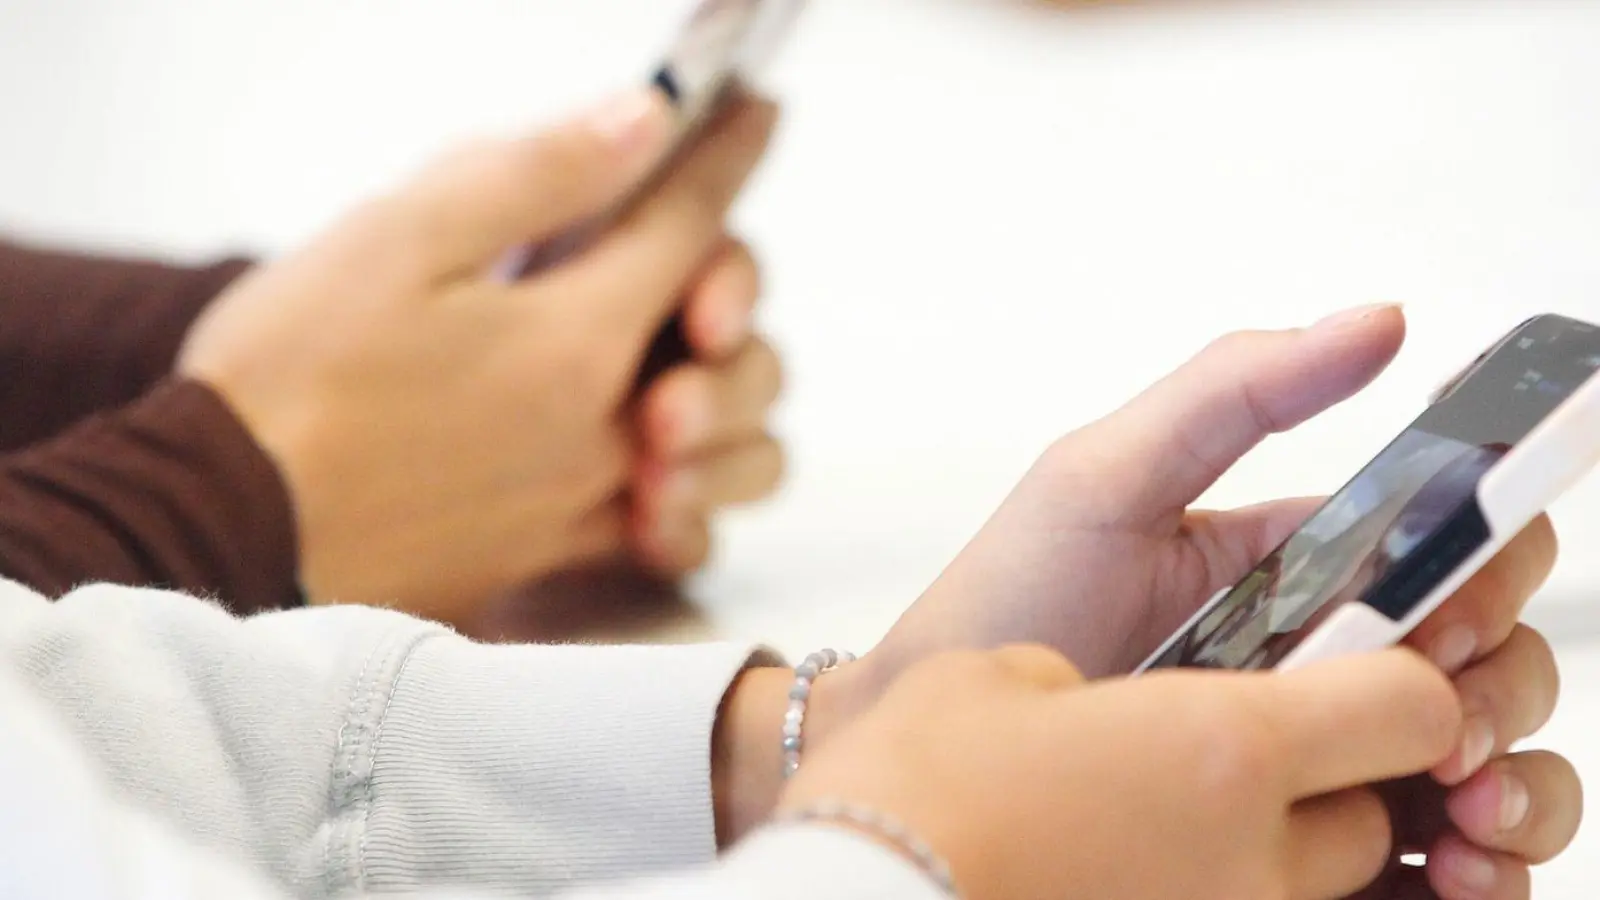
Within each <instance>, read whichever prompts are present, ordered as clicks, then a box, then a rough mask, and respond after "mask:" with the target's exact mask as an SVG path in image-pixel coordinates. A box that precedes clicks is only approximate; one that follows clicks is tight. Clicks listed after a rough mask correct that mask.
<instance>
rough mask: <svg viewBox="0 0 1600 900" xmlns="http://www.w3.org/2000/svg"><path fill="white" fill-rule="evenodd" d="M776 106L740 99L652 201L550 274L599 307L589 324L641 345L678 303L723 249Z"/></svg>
mask: <svg viewBox="0 0 1600 900" xmlns="http://www.w3.org/2000/svg"><path fill="white" fill-rule="evenodd" d="M776 122H777V107H776V106H775V105H774V104H772V103H770V102H768V101H765V100H760V99H756V98H752V97H748V96H742V95H741V97H740V98H739V99H737V100H735V101H734V102H733V104H732V105H731V106H730V107H729V109H728V110H727V111H726V112H725V113H724V114H722V115H721V116H719V117H718V119H717V120H716V121H715V122H714V123H712V124H711V126H710V127H709V128H708V130H707V131H706V132H705V133H703V134H702V135H700V136H699V137H698V138H697V139H696V142H695V145H694V147H693V149H692V150H691V151H690V152H689V153H688V154H687V155H686V156H684V157H683V158H682V159H680V160H678V161H676V162H675V163H674V168H673V169H672V171H671V174H670V175H668V176H667V178H666V179H665V180H664V181H663V182H662V183H661V184H660V185H659V186H657V187H656V188H655V190H654V191H653V192H652V193H651V194H650V196H649V197H648V198H647V199H645V200H644V201H643V202H642V203H640V204H639V205H638V206H637V207H636V208H634V209H633V210H631V211H629V212H628V213H627V214H626V215H625V216H624V217H623V218H622V219H621V220H620V221H619V222H617V223H615V224H614V225H613V226H612V227H611V228H609V229H608V230H607V231H606V232H605V233H604V234H602V235H601V236H600V237H599V238H598V239H597V240H596V241H595V243H594V244H593V245H591V246H590V247H589V248H587V249H585V250H584V251H583V252H582V253H580V254H578V255H577V256H575V257H573V258H571V259H570V260H568V261H567V262H566V263H564V264H562V265H561V266H560V267H558V268H557V269H556V270H555V271H553V272H551V273H550V276H549V279H547V280H546V284H545V289H551V282H552V281H561V282H563V284H561V285H560V287H559V288H555V290H556V292H557V293H565V292H566V291H567V290H568V289H570V290H571V291H572V293H573V294H574V295H576V296H586V297H594V298H597V300H599V302H600V303H601V304H602V308H599V309H594V310H592V315H590V316H588V318H589V319H590V320H591V321H592V322H593V324H594V326H595V327H596V328H597V329H599V330H601V331H603V332H604V333H606V334H609V335H615V334H617V333H618V332H619V331H622V332H625V333H626V334H628V335H630V336H633V337H637V338H638V342H639V343H640V344H641V347H642V342H643V341H644V340H645V339H646V338H648V337H649V336H650V335H652V334H654V333H655V332H656V330H658V329H659V328H660V327H661V324H662V323H663V322H665V321H666V319H667V318H668V317H669V316H670V315H671V313H672V311H673V309H674V308H675V307H677V306H678V305H679V304H680V303H681V294H682V292H683V290H684V288H685V287H686V285H687V284H688V282H689V281H690V279H691V278H693V276H694V275H695V274H696V273H697V272H698V271H699V270H700V269H701V267H702V266H703V265H704V264H705V262H706V261H707V260H708V259H709V258H710V257H711V255H712V254H713V253H715V252H716V251H717V249H718V248H719V247H721V246H722V241H723V235H724V233H725V231H726V227H725V220H726V218H727V215H728V210H729V209H730V208H731V207H732V205H733V202H734V200H735V199H736V198H737V197H738V196H739V192H740V190H742V189H743V187H744V185H745V183H746V182H747V181H748V180H749V178H750V176H751V174H752V173H753V172H754V171H755V168H756V165H757V164H758V163H759V162H760V161H761V157H762V156H763V155H764V154H765V152H766V149H767V145H768V143H769V142H770V140H771V137H772V131H773V128H774V126H775V124H776Z"/></svg>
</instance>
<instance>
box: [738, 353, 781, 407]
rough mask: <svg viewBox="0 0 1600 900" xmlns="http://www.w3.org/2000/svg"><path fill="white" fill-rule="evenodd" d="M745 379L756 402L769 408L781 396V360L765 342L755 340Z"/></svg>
mask: <svg viewBox="0 0 1600 900" xmlns="http://www.w3.org/2000/svg"><path fill="white" fill-rule="evenodd" d="M749 353H750V361H749V363H748V373H747V375H746V379H747V381H748V382H749V383H751V384H753V385H754V387H755V399H756V402H757V403H758V404H759V405H761V406H763V407H765V406H770V405H771V404H772V403H774V402H775V401H776V400H777V399H778V398H779V397H780V396H782V395H783V387H784V372H783V358H782V357H780V356H779V355H778V351H777V349H776V348H775V347H773V346H772V345H771V344H770V343H768V342H767V341H766V340H764V339H761V338H756V339H755V342H754V344H753V345H752V346H751V348H750V350H749Z"/></svg>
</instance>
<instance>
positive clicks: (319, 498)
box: [178, 92, 774, 620]
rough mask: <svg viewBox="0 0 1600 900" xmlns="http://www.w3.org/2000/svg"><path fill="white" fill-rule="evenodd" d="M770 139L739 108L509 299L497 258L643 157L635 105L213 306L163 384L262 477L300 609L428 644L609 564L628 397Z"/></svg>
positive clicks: (664, 127) (655, 146)
mask: <svg viewBox="0 0 1600 900" xmlns="http://www.w3.org/2000/svg"><path fill="white" fill-rule="evenodd" d="M773 121H774V110H773V108H772V107H771V106H770V105H767V104H764V103H761V102H757V101H744V102H743V103H742V105H741V106H740V107H739V108H737V109H736V110H735V112H734V113H733V114H732V115H730V116H728V117H727V118H726V119H724V120H723V121H722V122H720V123H719V125H718V126H717V127H716V128H715V129H714V130H713V131H712V132H710V133H709V134H708V135H707V137H706V140H704V141H703V143H702V144H701V145H700V147H699V148H698V150H697V151H696V152H695V153H694V154H692V155H691V156H690V157H689V158H688V159H686V160H685V162H684V164H683V165H681V166H680V167H679V168H678V169H677V170H676V172H675V173H674V175H673V176H672V177H671V178H670V179H668V180H667V181H666V182H665V183H664V184H663V185H662V186H661V187H660V188H659V189H658V190H657V191H656V192H655V194H654V195H653V196H652V197H651V199H650V200H649V201H648V202H646V203H644V204H642V205H641V206H640V207H639V208H638V209H637V210H636V211H635V212H634V213H633V214H631V215H630V216H629V217H628V218H627V219H626V220H624V221H623V222H621V223H620V224H619V225H617V226H616V227H615V228H613V229H612V230H611V231H610V232H608V233H607V234H606V235H604V236H602V238H601V239H600V240H599V241H598V242H597V244H596V245H595V246H593V247H591V248H589V249H588V250H586V251H584V252H583V253H581V254H580V255H579V256H578V257H576V258H574V259H571V260H569V261H568V262H566V263H564V264H562V265H559V266H557V267H555V268H554V269H552V270H549V271H545V272H541V273H540V274H538V275H537V276H535V277H533V278H530V279H527V280H525V281H523V282H521V283H517V284H505V283H503V282H502V281H500V280H499V279H498V278H496V277H494V275H493V270H494V264H495V263H496V261H497V260H499V259H500V258H501V257H502V255H503V254H504V253H505V252H506V251H507V250H508V249H510V248H512V247H515V246H518V245H521V244H526V243H536V242H541V241H545V240H549V239H552V238H555V237H557V236H559V235H560V234H562V233H564V232H565V231H567V230H568V229H569V228H571V227H573V226H574V225H575V224H577V223H580V222H583V221H585V220H588V219H589V218H591V217H592V216H594V215H595V214H597V213H599V212H601V211H603V210H604V209H606V208H607V207H608V206H609V205H610V204H612V203H614V202H615V201H616V200H617V199H618V198H619V197H620V196H621V194H622V192H623V191H625V190H626V189H627V188H628V187H630V186H631V185H632V184H633V183H634V181H635V180H636V179H637V178H638V177H639V176H640V175H641V174H642V173H643V172H644V171H645V169H646V168H647V167H648V166H650V165H651V164H652V163H653V162H654V161H655V159H656V158H657V157H658V156H659V154H660V153H661V152H662V151H663V149H664V147H665V144H666V141H667V139H668V133H669V127H668V114H667V112H666V110H665V108H664V107H663V105H662V104H661V101H660V100H659V99H657V98H656V97H655V95H654V94H653V93H650V92H641V93H640V94H638V95H630V96H629V97H628V98H625V99H624V100H622V101H620V102H618V103H617V104H615V105H612V106H609V107H607V108H605V109H603V110H601V111H599V112H597V113H595V114H593V115H590V116H588V117H585V118H582V119H579V120H576V121H573V122H570V123H567V124H566V125H563V126H560V127H557V128H554V129H551V130H550V131H548V132H546V133H545V134H543V135H541V136H538V137H536V138H533V139H528V140H514V141H507V142H494V143H488V144H485V145H483V146H479V147H476V148H473V149H470V150H468V151H465V152H463V153H460V154H458V155H456V156H454V157H451V158H449V159H445V160H443V161H441V162H439V163H437V164H436V165H434V166H432V167H431V168H429V169H428V170H427V171H425V172H424V173H423V174H422V175H421V176H420V177H418V178H417V179H415V180H414V181H413V182H412V183H410V184H409V185H407V186H405V187H403V188H402V189H400V190H399V191H396V192H395V193H393V194H390V195H388V196H386V197H382V198H380V199H378V200H376V201H374V202H372V203H370V204H368V205H367V206H366V207H364V208H363V209H360V210H358V211H357V212H356V213H354V214H353V215H351V216H349V217H348V218H346V219H345V220H344V221H343V222H341V223H339V224H338V225H336V226H335V227H334V228H333V229H332V230H331V231H329V232H328V233H327V234H325V235H323V236H322V237H321V238H319V239H317V240H315V241H313V242H312V243H311V244H310V245H309V246H308V247H306V248H305V249H304V250H302V251H300V252H299V253H296V254H294V255H292V256H290V257H288V258H286V259H284V260H282V261H281V262H279V263H276V264H274V265H271V266H268V267H265V268H263V269H262V270H260V271H258V272H257V273H255V274H253V275H251V276H249V277H247V278H246V279H245V280H244V281H243V282H241V283H240V284H239V285H238V286H237V287H235V288H234V289H232V290H230V291H228V292H227V293H226V294H225V295H224V296H223V297H221V298H219V299H218V300H217V301H216V303H214V304H213V306H212V307H211V308H210V309H209V310H208V311H207V312H206V314H205V315H204V316H203V317H202V319H201V320H200V321H199V322H198V323H197V324H196V326H195V327H194V329H193V330H192V331H191V332H190V334H189V336H188V339H187V341H186V343H185V346H184V347H183V350H182V352H181V354H180V358H179V361H178V370H179V372H180V374H182V375H185V376H187V377H191V378H195V379H198V380H201V381H204V382H206V383H208V384H210V385H211V386H212V387H213V388H215V389H216V390H217V392H218V393H219V394H221V395H222V396H223V397H224V398H225V399H226V400H227V401H228V403H229V404H230V405H231V406H232V408H233V409H234V410H235V412H236V413H237V414H238V416H239V418H240V419H241V420H242V421H243V422H244V424H245V425H246V427H248V428H249V430H250V432H251V433H252V434H253V435H254V436H255V438H256V440H257V441H258V442H259V443H260V445H261V446H262V447H263V448H264V449H265V450H266V452H267V453H268V454H269V455H270V456H271V457H272V458H273V459H274V461H275V462H276V463H277V465H278V467H279V470H280V471H281V472H282V474H283V478H284V481H285V483H286V485H287V487H288V490H289V494H290V496H291V497H292V499H293V502H294V507H295V511H296V519H297V523H298V526H299V531H300V535H299V538H300V547H301V567H302V576H303V580H304V583H305V586H306V588H307V590H308V592H309V593H310V595H311V596H312V597H313V598H314V599H315V600H316V601H319V602H321V601H349V602H367V603H382V604H391V605H398V606H401V607H403V608H406V609H408V610H410V611H412V612H416V613H419V614H422V615H427V616H431V617H435V618H441V619H445V620H450V619H452V618H454V617H455V613H457V612H459V611H460V607H461V606H463V605H467V604H471V603H474V602H477V601H479V600H481V599H482V598H485V597H489V596H492V595H494V594H495V593H497V592H499V591H501V590H504V589H506V588H509V587H511V586H513V585H516V584H518V583H521V582H522V581H524V580H526V579H528V578H531V577H533V576H536V575H538V574H541V573H544V572H548V571H551V570H553V569H556V568H560V567H563V566H566V565H570V564H572V563H573V562H576V561H581V560H583V559H585V558H588V557H591V556H594V555H597V554H610V553H612V552H614V551H615V548H616V547H617V546H619V545H620V544H622V543H623V542H624V541H625V539H626V537H627V529H628V521H627V519H628V516H629V514H630V513H629V510H628V508H627V505H626V503H625V502H623V501H621V500H619V499H618V498H619V497H620V496H621V492H622V491H623V489H624V488H626V487H627V486H628V483H629V478H630V469H631V465H632V461H633V453H634V446H633V444H634V434H633V429H632V427H631V423H630V422H628V421H627V420H626V416H625V410H624V404H625V403H626V401H627V400H628V398H629V393H630V391H631V388H632V386H633V376H634V373H635V371H636V370H637V368H638V366H639V364H640V362H641V357H642V355H643V353H644V350H645V348H646V347H647V346H648V343H649V341H650V339H651V338H652V337H653V335H654V334H655V333H656V332H657V331H658V330H659V329H660V328H661V326H662V324H663V323H664V322H665V321H666V320H667V318H668V316H669V315H670V314H671V312H672V310H673V308H674V307H675V306H677V305H678V303H679V302H680V300H681V299H682V298H683V296H684V291H685V289H686V288H687V286H688V285H689V284H690V283H691V281H692V280H693V279H694V277H695V276H696V274H697V273H700V272H702V271H703V270H704V268H705V266H706V265H707V263H708V261H710V260H711V259H712V257H713V256H714V254H715V253H716V252H717V251H718V249H719V248H720V247H722V246H723V242H724V238H723V235H724V225H723V219H724V216H725V213H726V211H727V209H728V207H729V205H730V204H731V203H732V202H733V199H734V198H735V196H736V195H737V194H738V192H739V190H740V188H741V186H742V185H743V184H744V183H745V181H746V179H747V178H748V177H749V175H750V173H751V172H752V170H753V169H754V167H755V165H756V163H757V162H758V160H759V159H760V158H761V156H762V153H763V151H764V149H765V147H766V144H767V141H768V138H769V135H770V132H771V129H772V125H773Z"/></svg>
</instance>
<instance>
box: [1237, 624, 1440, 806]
mask: <svg viewBox="0 0 1600 900" xmlns="http://www.w3.org/2000/svg"><path fill="white" fill-rule="evenodd" d="M1255 683H1256V684H1257V685H1258V694H1257V702H1259V703H1260V704H1262V707H1263V711H1262V719H1263V721H1266V722H1269V723H1271V724H1270V727H1271V729H1272V731H1273V739H1274V742H1275V748H1276V749H1277V751H1278V752H1279V753H1281V754H1283V759H1284V761H1285V762H1287V763H1289V766H1288V768H1289V769H1290V771H1291V772H1292V775H1291V784H1290V788H1291V790H1292V791H1293V792H1294V796H1296V797H1297V798H1304V797H1314V796H1319V795H1322V794H1327V793H1331V792H1333V791H1339V790H1344V789H1346V788H1351V787H1356V786H1359V785H1363V784H1371V783H1374V782H1380V781H1387V780H1390V779H1393V778H1399V777H1402V776H1405V775H1413V774H1416V773H1418V772H1426V771H1428V770H1429V769H1431V768H1432V767H1434V766H1436V765H1438V764H1439V763H1441V762H1443V761H1444V760H1445V759H1446V758H1447V757H1448V756H1449V755H1450V754H1451V753H1452V752H1453V751H1454V750H1455V746H1456V743H1457V741H1458V740H1459V738H1460V733H1461V702H1460V699H1459V698H1458V697H1457V696H1456V692H1455V689H1454V688H1453V687H1452V686H1451V685H1450V682H1449V680H1448V679H1446V678H1445V676H1444V674H1443V673H1441V672H1440V671H1439V669H1438V668H1437V667H1436V666H1434V665H1432V664H1431V663H1429V662H1428V661H1427V660H1426V659H1424V658H1423V657H1421V656H1419V655H1418V654H1416V653H1414V652H1412V651H1411V650H1407V649H1402V648H1396V649H1391V650H1386V651H1384V652H1382V653H1376V654H1364V655H1359V656H1350V657H1343V658H1340V659H1335V660H1330V661H1328V662H1325V663H1318V664H1315V665H1310V666H1307V667H1305V668H1304V669H1294V670H1290V671H1285V672H1275V673H1271V674H1268V675H1266V676H1264V677H1263V678H1261V679H1260V680H1259V681H1257V682H1255Z"/></svg>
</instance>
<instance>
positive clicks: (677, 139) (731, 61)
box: [500, 0, 806, 385]
mask: <svg viewBox="0 0 1600 900" xmlns="http://www.w3.org/2000/svg"><path fill="white" fill-rule="evenodd" d="M805 2H806V0H702V2H701V3H700V4H699V5H698V6H696V7H695V10H694V12H693V13H692V14H691V15H690V16H689V20H688V21H687V22H686V23H684V25H683V27H682V28H681V29H680V30H679V32H678V35H677V37H676V38H675V39H674V40H673V42H672V43H671V45H670V46H669V48H668V50H667V52H666V53H665V54H664V55H663V57H662V59H661V62H660V63H659V64H658V65H657V66H656V68H655V71H654V73H653V74H652V75H651V76H650V84H651V85H652V86H653V87H654V88H655V89H656V90H658V91H660V92H661V94H662V96H664V97H665V98H666V99H667V100H668V101H669V102H670V103H671V105H672V109H673V112H674V120H675V135H674V138H673V140H672V143H671V145H670V147H669V149H668V150H667V151H666V152H665V153H663V154H662V156H661V159H660V161H659V162H658V163H657V164H656V165H655V166H654V167H652V168H651V170H650V171H649V172H648V173H647V174H646V175H645V176H644V177H642V178H641V179H640V180H639V181H638V183H636V184H635V185H634V186H633V187H632V188H631V189H630V190H629V191H628V192H627V194H626V195H625V196H624V198H623V199H622V201H621V202H619V203H617V204H616V205H615V206H613V207H612V208H611V209H609V210H607V211H606V212H605V213H604V214H602V215H600V216H598V217H596V218H594V219H591V220H589V221H587V222H584V223H582V224H581V225H579V226H578V227H577V228H575V229H573V230H572V231H570V232H568V233H567V234H564V235H562V236H561V237H559V238H557V239H555V240H553V241H550V242H548V243H544V244H540V245H537V246H533V247H525V248H522V249H519V250H517V251H516V252H514V253H512V254H511V255H509V256H508V257H507V258H506V260H505V261H504V262H502V263H501V267H500V271H501V273H502V275H503V277H505V278H507V279H517V278H524V277H526V276H528V275H530V274H533V273H535V272H538V271H540V270H542V269H545V268H548V267H550V266H553V265H556V264H557V263H560V262H561V261H562V260H565V259H567V258H568V257H570V256H572V255H573V254H574V253H577V252H579V251H580V250H582V249H583V248H584V247H585V246H587V245H588V244H589V243H590V242H591V241H593V240H595V239H596V238H597V237H598V236H599V235H600V234H602V233H604V232H605V231H606V230H607V229H608V228H610V227H611V226H612V224H614V223H615V222H617V221H618V220H619V219H621V218H622V217H624V216H626V215H628V213H629V212H630V211H631V210H632V209H633V208H634V207H635V206H637V205H638V204H639V203H640V202H642V201H643V200H644V199H645V198H647V197H649V196H650V193H651V191H653V190H654V189H655V187H656V186H657V185H658V184H660V183H661V182H662V181H663V180H664V179H666V178H667V176H669V175H670V174H671V173H672V170H673V169H674V167H675V166H676V165H677V163H678V161H679V160H680V159H681V158H682V157H683V156H684V155H686V154H687V153H689V152H691V151H692V150H693V149H694V146H695V143H696V141H697V139H698V138H699V136H700V135H701V133H702V132H704V131H705V129H706V128H707V126H709V125H710V124H711V123H713V122H715V121H716V119H717V117H718V116H719V115H721V114H722V113H723V112H724V111H725V110H726V108H727V107H728V104H729V102H730V101H731V100H732V99H733V98H735V97H737V96H738V94H739V92H740V91H742V90H744V88H745V85H746V83H747V82H748V81H749V80H750V79H752V78H754V77H756V76H757V75H759V73H760V72H761V71H762V69H763V68H764V67H765V66H766V64H767V63H768V61H769V60H771V58H772V57H773V56H775V55H776V54H777V51H778V50H779V49H780V48H781V47H782V45H783V42H784V40H785V39H786V38H787V37H788V35H789V33H790V32H791V31H792V29H793V26H794V23H795V20H796V19H797V18H798V17H799V15H800V12H801V10H802V9H804V7H805ZM689 355H690V354H689V346H688V341H687V339H686V338H685V336H684V334H683V323H682V317H681V316H677V315H675V316H673V317H672V319H671V320H669V321H668V322H667V323H666V325H665V326H664V327H663V328H662V330H661V333H660V334H658V335H657V336H656V339H655V341H654V343H653V344H652V346H651V348H650V351H649V353H648V354H647V356H646V359H645V362H644V364H643V366H642V367H641V370H640V372H639V384H640V385H643V384H646V383H648V382H649V381H650V380H651V379H653V378H654V377H655V376H657V375H659V374H660V373H661V372H663V371H665V370H666V369H668V368H670V367H672V366H673V365H675V364H677V363H679V362H682V361H683V360H685V359H687V358H688V357H689Z"/></svg>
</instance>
